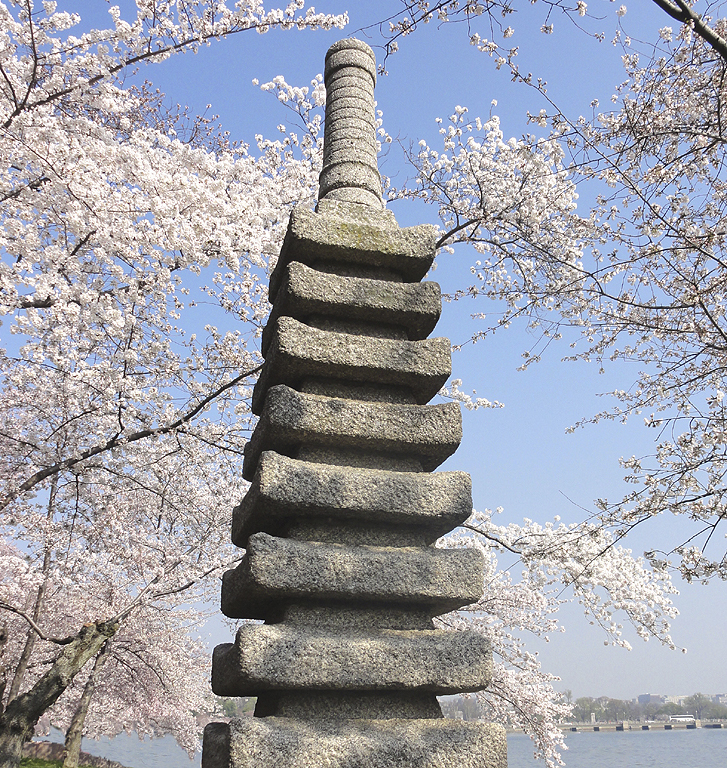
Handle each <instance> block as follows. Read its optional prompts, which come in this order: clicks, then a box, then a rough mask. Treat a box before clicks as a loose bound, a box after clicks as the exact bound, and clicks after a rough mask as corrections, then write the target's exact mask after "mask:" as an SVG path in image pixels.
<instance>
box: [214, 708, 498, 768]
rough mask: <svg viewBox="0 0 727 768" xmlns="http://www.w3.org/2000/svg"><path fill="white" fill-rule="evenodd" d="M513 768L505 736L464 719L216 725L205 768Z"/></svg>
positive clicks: (260, 720) (270, 720)
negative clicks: (323, 767)
mask: <svg viewBox="0 0 727 768" xmlns="http://www.w3.org/2000/svg"><path fill="white" fill-rule="evenodd" d="M318 766H321V767H322V766H326V768H391V767H392V766H398V767H400V768H507V742H506V738H505V729H504V728H503V727H502V726H499V725H493V724H490V723H469V722H463V721H459V720H445V719H444V718H442V719H431V720H401V719H395V720H334V719H331V720H301V719H298V718H290V717H253V718H246V719H240V720H233V721H231V722H230V723H229V724H228V723H210V724H209V725H208V726H207V727H206V728H205V730H204V748H203V751H202V768H318Z"/></svg>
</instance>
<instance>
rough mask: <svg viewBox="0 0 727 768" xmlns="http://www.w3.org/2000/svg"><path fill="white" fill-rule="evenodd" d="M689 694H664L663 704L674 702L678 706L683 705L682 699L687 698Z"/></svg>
mask: <svg viewBox="0 0 727 768" xmlns="http://www.w3.org/2000/svg"><path fill="white" fill-rule="evenodd" d="M688 698H689V696H687V695H684V696H664V703H665V704H676V705H677V706H678V707H682V706H684V699H688Z"/></svg>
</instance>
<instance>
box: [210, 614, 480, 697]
mask: <svg viewBox="0 0 727 768" xmlns="http://www.w3.org/2000/svg"><path fill="white" fill-rule="evenodd" d="M491 678H492V656H491V654H490V644H489V642H488V641H487V640H486V639H485V638H484V637H483V636H482V635H480V634H478V633H476V632H472V631H462V632H449V631H446V630H414V631H407V630H396V629H371V630H368V631H360V632H358V631H350V630H349V631H344V630H340V629H338V630H334V631H327V630H321V629H316V628H301V627H290V626H287V625H286V624H256V625H248V626H244V627H241V628H240V629H239V630H238V631H237V637H236V638H235V642H234V644H233V643H231V644H229V645H218V646H217V647H216V648H215V652H214V657H213V666H212V690H213V691H214V692H215V693H216V694H217V695H218V696H257V695H258V694H259V693H261V692H264V691H269V690H285V691H290V690H310V691H315V690H326V691H327V690H334V691H345V690H352V691H370V690H376V691H387V690H390V691H407V690H416V691H427V692H430V693H434V694H436V695H438V696H441V695H445V694H449V693H459V692H461V691H477V690H481V689H482V688H485V687H487V685H488V684H489V682H490V679H491Z"/></svg>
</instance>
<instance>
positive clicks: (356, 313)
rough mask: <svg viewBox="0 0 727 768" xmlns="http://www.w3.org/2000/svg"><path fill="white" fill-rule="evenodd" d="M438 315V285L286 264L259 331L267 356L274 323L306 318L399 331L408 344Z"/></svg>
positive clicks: (426, 331) (430, 328) (431, 327)
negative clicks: (268, 311)
mask: <svg viewBox="0 0 727 768" xmlns="http://www.w3.org/2000/svg"><path fill="white" fill-rule="evenodd" d="M440 310H441V293H440V290H439V286H438V285H437V283H432V282H426V283H400V282H392V281H389V280H372V279H370V278H364V277H346V276H342V275H334V274H330V273H326V272H319V271H318V270H315V269H311V268H310V267H307V266H305V264H301V263H299V262H292V263H291V264H288V267H287V270H286V272H285V276H284V278H283V283H282V286H281V288H280V289H279V291H278V295H277V297H276V300H275V306H274V307H273V311H272V312H271V314H270V318H269V320H268V324H267V325H266V326H265V329H264V330H263V342H262V348H263V353H264V354H266V353H267V349H268V345H269V344H270V338H271V336H272V333H273V332H274V329H275V324H276V321H277V318H278V317H280V316H284V315H287V316H289V317H295V318H297V319H298V320H306V319H307V318H310V317H311V316H316V315H319V316H323V317H330V318H337V319H341V320H346V321H366V322H369V323H378V324H389V325H392V326H399V327H401V328H403V330H404V331H405V333H406V336H407V338H408V339H409V340H416V339H424V338H426V337H427V336H428V335H429V334H430V333H431V332H432V331H433V330H434V326H435V324H436V322H437V320H438V319H439V314H440Z"/></svg>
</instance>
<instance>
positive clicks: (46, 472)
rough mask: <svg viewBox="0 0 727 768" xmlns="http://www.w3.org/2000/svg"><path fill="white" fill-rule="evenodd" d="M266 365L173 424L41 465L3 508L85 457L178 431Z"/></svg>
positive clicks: (116, 437)
mask: <svg viewBox="0 0 727 768" xmlns="http://www.w3.org/2000/svg"><path fill="white" fill-rule="evenodd" d="M261 368H262V364H260V365H258V366H257V367H256V368H253V369H251V370H249V371H245V372H244V373H241V374H240V375H239V376H236V377H235V378H234V379H232V381H229V382H227V384H224V385H223V386H221V387H219V388H218V389H216V390H215V391H214V392H212V393H211V394H210V395H208V396H207V397H205V398H204V399H203V400H201V401H200V402H199V403H198V404H197V405H196V406H195V407H194V408H192V409H191V410H190V411H188V412H187V413H185V414H184V415H183V416H180V417H179V418H178V419H177V420H176V421H173V422H172V423H171V424H167V425H166V426H163V427H153V428H149V429H141V430H139V431H138V432H132V433H131V434H130V435H119V434H117V435H114V436H113V437H111V438H109V439H108V440H107V441H106V442H105V443H101V444H99V445H95V446H93V447H92V448H88V449H86V450H85V451H81V453H80V454H79V455H78V456H74V457H73V458H70V459H65V460H64V461H60V462H58V463H57V464H53V465H52V466H50V467H46V468H45V469H40V470H38V471H37V472H35V473H34V474H33V475H31V476H30V477H29V478H28V479H27V480H26V481H25V482H24V483H22V484H21V485H20V486H19V487H18V489H17V490H15V491H12V492H11V493H10V494H8V495H7V496H6V497H5V498H4V499H2V501H0V510H3V509H5V507H7V506H8V504H11V503H12V502H13V501H15V499H17V498H18V497H19V496H21V495H22V494H24V493H26V492H27V491H29V490H31V489H32V488H35V486H37V485H38V484H39V483H42V482H43V480H45V479H46V478H48V477H51V476H52V475H56V474H58V473H59V472H62V471H63V470H65V469H71V468H72V467H75V466H76V465H77V464H80V463H81V462H83V461H86V459H90V458H93V457H94V456H98V455H99V454H101V453H106V452H108V451H110V450H112V449H113V448H118V447H120V446H122V445H128V444H129V443H135V442H138V441H139V440H143V439H144V438H147V437H158V436H160V435H166V434H169V433H170V432H174V431H176V430H177V429H179V428H180V427H181V426H183V425H184V424H187V423H189V422H190V421H192V419H194V417H195V416H197V414H198V413H200V411H202V410H204V409H205V408H206V407H207V406H208V405H209V404H210V403H211V402H212V401H213V400H215V399H216V398H218V397H219V396H220V395H221V394H222V393H223V392H226V391H227V390H228V389H231V388H232V387H234V386H236V385H237V384H239V383H240V382H241V381H242V380H243V379H245V378H247V377H248V376H252V375H253V374H255V373H257V372H258V371H259V370H260V369H261Z"/></svg>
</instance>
